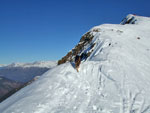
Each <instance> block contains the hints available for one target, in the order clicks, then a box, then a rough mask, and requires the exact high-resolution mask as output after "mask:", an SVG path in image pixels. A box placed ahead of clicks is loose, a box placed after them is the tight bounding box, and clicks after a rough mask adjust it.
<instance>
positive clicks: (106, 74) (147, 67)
mask: <svg viewBox="0 0 150 113" xmlns="http://www.w3.org/2000/svg"><path fill="white" fill-rule="evenodd" d="M130 16H133V15H130ZM134 17H135V18H137V24H126V25H113V24H104V25H100V26H96V27H94V28H92V29H91V30H90V31H91V33H93V35H94V39H93V43H95V46H94V48H93V52H92V54H91V55H90V57H89V58H88V59H87V60H86V61H85V62H82V63H81V65H80V68H79V72H77V71H76V70H75V69H74V67H73V65H72V64H71V63H65V64H62V65H59V66H56V67H54V68H53V69H51V70H49V71H48V72H46V73H45V74H44V75H43V76H42V77H40V78H39V79H38V80H37V81H35V82H34V83H33V84H31V85H29V86H27V87H25V88H23V89H22V90H20V91H18V92H17V93H15V94H14V95H13V96H11V97H10V98H8V99H7V100H5V101H3V102H2V103H0V112H1V113H150V88H149V87H150V27H149V26H150V18H146V17H140V16H134ZM138 20H139V21H138ZM95 29H97V32H94V31H95ZM85 49H86V48H85Z"/></svg>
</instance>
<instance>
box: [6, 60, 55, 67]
mask: <svg viewBox="0 0 150 113" xmlns="http://www.w3.org/2000/svg"><path fill="white" fill-rule="evenodd" d="M56 65H57V61H40V62H33V63H12V64H10V65H7V66H6V67H7V68H11V67H22V68H28V67H41V68H42V67H43V68H51V67H54V66H56Z"/></svg>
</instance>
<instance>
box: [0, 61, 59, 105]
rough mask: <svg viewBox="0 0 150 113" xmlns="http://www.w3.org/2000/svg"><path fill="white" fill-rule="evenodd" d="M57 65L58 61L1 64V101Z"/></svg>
mask: <svg viewBox="0 0 150 113" xmlns="http://www.w3.org/2000/svg"><path fill="white" fill-rule="evenodd" d="M56 65H57V62H56V61H42V62H34V63H12V64H10V65H0V67H1V68H0V102H1V101H3V100H4V99H6V98H7V97H9V96H10V95H12V94H13V93H15V92H16V91H18V90H19V89H21V88H22V87H24V86H26V85H28V84H30V83H32V82H33V81H35V80H36V79H38V78H39V77H40V76H41V75H42V74H43V73H45V72H46V71H48V70H49V69H51V68H52V67H55V66H56Z"/></svg>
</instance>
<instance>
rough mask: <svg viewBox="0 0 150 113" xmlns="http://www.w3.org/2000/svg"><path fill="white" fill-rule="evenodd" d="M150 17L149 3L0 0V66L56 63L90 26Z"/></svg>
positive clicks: (144, 0) (148, 0) (128, 0)
mask: <svg viewBox="0 0 150 113" xmlns="http://www.w3.org/2000/svg"><path fill="white" fill-rule="evenodd" d="M129 13H132V14H137V15H142V16H150V0H0V64H9V63H12V62H33V61H41V60H44V61H45V60H58V59H60V58H61V57H62V56H64V55H65V54H66V53H67V52H68V51H69V50H71V49H72V48H73V47H74V46H75V45H76V44H77V43H78V41H79V40H80V38H81V36H82V35H83V34H84V33H85V32H87V31H88V30H89V29H90V28H91V27H93V26H95V25H100V24H103V23H112V24H118V23H120V22H121V20H122V19H123V18H124V17H125V16H126V15H127V14H129Z"/></svg>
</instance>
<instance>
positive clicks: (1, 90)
mask: <svg viewBox="0 0 150 113" xmlns="http://www.w3.org/2000/svg"><path fill="white" fill-rule="evenodd" d="M22 86H23V84H22V83H19V82H16V81H12V80H9V79H6V78H4V77H0V102H1V101H2V100H4V99H5V98H6V97H7V96H9V95H11V93H13V92H15V91H16V89H18V88H20V87H22ZM6 95H7V96H6Z"/></svg>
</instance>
